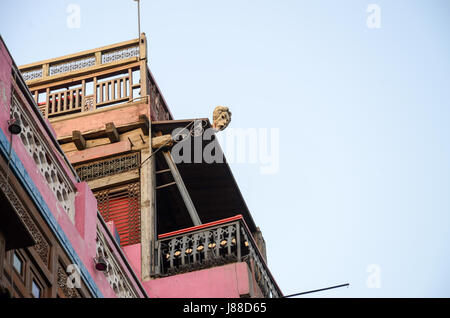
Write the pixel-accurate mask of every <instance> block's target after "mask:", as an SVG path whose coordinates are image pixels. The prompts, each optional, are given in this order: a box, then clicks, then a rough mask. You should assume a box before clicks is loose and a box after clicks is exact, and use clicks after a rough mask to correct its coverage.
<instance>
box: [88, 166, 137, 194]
mask: <svg viewBox="0 0 450 318" xmlns="http://www.w3.org/2000/svg"><path fill="white" fill-rule="evenodd" d="M136 180H139V170H131V171H127V172H122V173H117V174H114V175H111V176H107V177H103V178H99V179H94V180H91V181H88V182H87V183H88V185H89V188H91V190H98V189H100V188H104V187H105V186H108V187H110V186H112V185H120V184H124V183H129V182H132V181H136Z"/></svg>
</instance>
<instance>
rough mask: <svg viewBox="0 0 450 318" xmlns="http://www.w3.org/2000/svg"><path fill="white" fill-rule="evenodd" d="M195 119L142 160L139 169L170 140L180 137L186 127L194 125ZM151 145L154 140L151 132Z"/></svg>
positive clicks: (190, 130)
mask: <svg viewBox="0 0 450 318" xmlns="http://www.w3.org/2000/svg"><path fill="white" fill-rule="evenodd" d="M194 122H195V121H191V122H190V123H189V124H187V125H186V127H184V128H183V129H182V130H180V132H178V133H177V134H175V136H173V137H172V139H171V140H168V141H166V142H165V143H164V144H163V145H162V146H160V147H159V148H158V149H156V150H155V151H154V152H152V153H151V154H150V156H148V157H147V158H146V159H145V160H144V161H142V162H141V164H140V165H139V169H140V168H141V167H142V166H143V165H144V163H146V162H147V161H148V160H149V159H150V158H151V157H153V155H154V154H156V153H157V152H158V151H160V150H161V149H162V148H164V147H165V146H166V145H167V144H168V143H169V142H171V141H172V140H176V137H178V136H179V135H180V133H181V132H182V131H184V130H185V129H187V128H188V127H189V126H190V125H192V124H193V123H194ZM189 133H192V129H189ZM149 139H150V147H151V146H152V141H151V139H152V138H151V134H150V138H149Z"/></svg>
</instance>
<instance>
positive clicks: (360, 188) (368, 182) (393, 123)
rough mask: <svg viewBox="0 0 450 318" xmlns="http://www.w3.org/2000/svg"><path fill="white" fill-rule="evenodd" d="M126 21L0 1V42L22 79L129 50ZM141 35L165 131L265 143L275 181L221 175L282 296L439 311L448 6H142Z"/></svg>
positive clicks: (449, 105)
mask: <svg viewBox="0 0 450 318" xmlns="http://www.w3.org/2000/svg"><path fill="white" fill-rule="evenodd" d="M71 4H74V5H75V6H76V8H79V9H80V15H79V17H80V20H79V24H76V23H75V24H74V20H73V19H72V18H73V15H72V14H73V12H74V11H71V9H73V6H71ZM371 4H375V5H376V6H375V9H376V10H375V11H373V8H374V6H370V5H371ZM368 8H369V12H368ZM371 8H372V9H371ZM375 13H376V14H375ZM136 16H137V9H136V2H134V1H132V0H120V1H119V0H114V1H111V0H108V1H107V0H95V1H92V0H89V1H88V0H79V1H77V0H71V1H65V0H62V1H50V0H41V1H33V0H17V1H1V3H0V33H1V35H2V37H3V38H4V40H5V42H6V44H7V46H8V48H9V50H10V52H11V53H12V55H13V57H14V59H15V61H16V64H18V65H22V64H27V63H31V62H35V61H39V60H44V59H48V58H52V57H57V56H61V55H66V54H70V53H75V52H78V51H81V50H87V49H92V48H96V47H100V46H104V45H108V44H112V43H117V42H121V41H125V40H129V39H132V38H136V37H137V34H138V31H137V19H136ZM68 19H69V21H68ZM374 19H375V20H374ZM373 21H375V25H374V24H373ZM75 22H76V21H75ZM141 30H142V31H143V32H145V33H146V35H147V39H148V49H149V67H150V69H151V71H152V73H153V75H154V76H155V79H156V81H157V83H158V85H159V87H160V89H161V91H162V93H163V95H164V97H165V99H166V101H167V103H168V105H169V107H170V109H171V111H172V114H173V115H174V117H175V118H176V119H184V118H198V117H209V118H211V117H212V111H213V109H214V107H215V106H216V105H226V106H228V107H229V108H230V110H231V112H232V121H231V124H230V126H229V128H227V129H231V130H230V131H232V130H233V129H238V128H242V129H248V128H254V129H260V130H261V129H262V130H264V129H266V130H267V131H269V132H272V131H274V130H275V131H277V132H278V134H277V135H274V136H275V137H277V136H278V137H277V138H275V137H274V140H275V141H274V142H273V143H270V144H269V147H273V148H270V149H274V150H275V151H276V154H277V157H278V158H279V165H278V169H276V171H272V173H270V174H267V173H266V174H265V173H262V172H261V165H262V163H261V162H260V160H258V162H256V163H251V162H247V163H237V162H236V163H233V164H231V167H232V171H233V174H234V177H235V178H236V180H237V183H238V184H239V187H240V189H241V192H242V194H243V196H244V198H245V199H246V202H247V205H248V207H249V209H250V211H251V213H252V215H253V218H254V220H255V222H256V223H257V224H258V225H259V227H260V228H261V230H262V232H263V235H264V238H265V240H266V245H267V255H268V264H269V267H270V269H271V272H272V274H273V275H274V277H275V278H276V280H277V282H278V284H279V286H280V287H281V289H282V291H283V292H284V294H285V295H289V294H293V293H299V292H304V291H308V290H313V289H318V288H324V287H328V286H333V285H338V284H344V283H349V284H350V286H349V287H347V288H341V289H334V290H330V291H326V292H320V293H315V294H311V295H310V297H450V271H449V270H448V269H449V268H450V199H449V193H450V169H449V162H450V141H449V136H450V125H449V120H450V59H449V57H450V34H449V33H450V2H448V1H446V0H442V1H439V0H429V1H425V0H422V1H419V0H409V1H405V0H397V1H382V0H368V1H364V0H353V1H351V0H346V1H344V0H340V1H336V0H315V1H312V0H310V1H303V0H296V1H293V0H292V1H289V0H280V1H274V0H272V1H266V0H258V1H256V0H228V1H211V0H191V1H181V0H164V1H163V0H141ZM271 129H272V130H271ZM221 134H226V131H224V132H222V133H221ZM258 146H260V143H258ZM224 149H225V155H226V156H227V153H229V152H230V151H232V150H229V149H227V148H224ZM259 159H261V158H259ZM301 297H306V296H301Z"/></svg>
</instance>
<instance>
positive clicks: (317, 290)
mask: <svg viewBox="0 0 450 318" xmlns="http://www.w3.org/2000/svg"><path fill="white" fill-rule="evenodd" d="M348 286H350V284H349V283H347V284H342V285H336V286H331V287H326V288H321V289H314V290H309V291H306V292H301V293H297V294H292V295H287V296H284V297H283V298H289V297H294V296H300V295H305V294H311V293H317V292H320V291H324V290H329V289H334V288H340V287H348Z"/></svg>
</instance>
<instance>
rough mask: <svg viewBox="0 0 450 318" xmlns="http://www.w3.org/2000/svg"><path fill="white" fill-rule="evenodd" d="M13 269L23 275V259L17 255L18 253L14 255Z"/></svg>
mask: <svg viewBox="0 0 450 318" xmlns="http://www.w3.org/2000/svg"><path fill="white" fill-rule="evenodd" d="M13 267H14V269H15V270H16V271H17V273H19V275H22V274H23V261H22V258H21V257H20V256H19V255H18V254H17V252H15V253H14V255H13Z"/></svg>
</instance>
